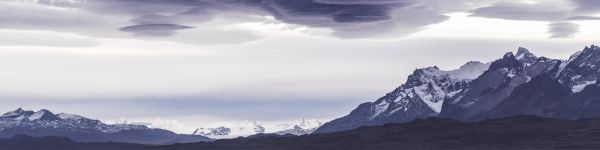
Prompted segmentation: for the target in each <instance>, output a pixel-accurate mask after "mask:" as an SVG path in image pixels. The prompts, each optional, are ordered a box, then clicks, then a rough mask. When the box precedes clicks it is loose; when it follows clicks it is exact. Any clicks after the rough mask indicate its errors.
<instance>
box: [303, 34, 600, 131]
mask: <svg viewBox="0 0 600 150" xmlns="http://www.w3.org/2000/svg"><path fill="white" fill-rule="evenodd" d="M463 72H470V73H469V74H468V75H464V73H463ZM599 75H600V48H599V47H598V46H595V45H592V46H589V47H585V48H584V49H583V50H582V51H580V52H577V53H575V54H573V55H572V56H571V57H570V58H569V59H568V60H566V61H563V60H558V59H550V58H546V57H538V56H536V55H534V54H533V53H531V52H530V51H529V50H527V49H526V48H522V47H520V48H518V50H517V52H516V53H512V52H508V53H506V54H505V55H504V56H503V57H502V58H500V59H497V60H495V61H493V62H489V63H479V62H469V63H467V64H465V65H463V67H461V68H460V69H457V70H452V71H442V70H440V69H439V68H437V67H429V68H423V69H417V70H415V71H414V72H413V74H411V75H410V76H409V77H408V79H407V81H406V83H404V84H403V85H402V86H400V87H398V88H397V89H395V90H393V91H392V92H390V93H388V94H386V95H385V96H383V97H382V98H380V99H378V100H377V101H375V102H368V103H363V104H361V105H359V106H358V107H357V108H356V109H354V110H353V111H352V112H351V113H350V114H348V115H347V116H344V117H341V118H338V119H335V120H333V121H331V122H328V123H325V124H324V125H323V126H321V127H320V128H319V129H317V130H316V131H315V132H314V133H326V132H337V131H344V130H350V129H355V128H358V127H360V126H365V125H382V124H385V123H404V122H409V121H411V120H414V119H417V118H429V117H445V118H452V119H457V120H461V121H480V120H483V119H486V118H499V117H508V116H514V115H535V116H542V117H549V118H560V119H578V118H589V117H600V87H599V86H600V85H599V84H598V83H597V82H596V81H597V79H598V78H599Z"/></svg>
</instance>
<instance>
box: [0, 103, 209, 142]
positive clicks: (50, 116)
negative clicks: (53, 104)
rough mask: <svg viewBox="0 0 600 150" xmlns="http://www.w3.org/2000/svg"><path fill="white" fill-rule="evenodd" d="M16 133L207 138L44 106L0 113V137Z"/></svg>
mask: <svg viewBox="0 0 600 150" xmlns="http://www.w3.org/2000/svg"><path fill="white" fill-rule="evenodd" d="M15 135H30V136H36V137H40V136H61V137H67V138H70V139H72V140H75V141H79V142H126V143H141V144H170V143H183V142H199V141H209V140H211V139H210V138H208V137H205V136H200V135H183V134H176V133H174V132H171V131H168V130H164V129H153V128H148V127H146V126H144V125H132V124H105V123H103V122H101V121H99V120H94V119H90V118H86V117H83V116H79V115H74V114H66V113H59V114H54V113H52V112H50V111H48V110H46V109H42V110H40V111H28V110H23V109H21V108H19V109H16V110H14V111H10V112H7V113H5V114H3V115H2V116H0V138H10V137H13V136H15Z"/></svg>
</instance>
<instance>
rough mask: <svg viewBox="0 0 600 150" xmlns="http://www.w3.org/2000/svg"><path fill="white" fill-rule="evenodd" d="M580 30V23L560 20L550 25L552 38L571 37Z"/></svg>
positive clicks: (549, 30) (549, 31)
mask: <svg viewBox="0 0 600 150" xmlns="http://www.w3.org/2000/svg"><path fill="white" fill-rule="evenodd" d="M577 32H579V25H577V24H575V23H570V22H558V23H551V24H549V25H548V33H549V34H550V38H569V37H573V36H574V35H575V33H577Z"/></svg>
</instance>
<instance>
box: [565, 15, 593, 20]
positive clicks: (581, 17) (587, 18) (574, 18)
mask: <svg viewBox="0 0 600 150" xmlns="http://www.w3.org/2000/svg"><path fill="white" fill-rule="evenodd" d="M567 20H573V21H579V20H600V17H595V16H573V17H569V18H567Z"/></svg>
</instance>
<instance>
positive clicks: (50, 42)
mask: <svg viewBox="0 0 600 150" xmlns="http://www.w3.org/2000/svg"><path fill="white" fill-rule="evenodd" d="M0 39H2V40H0V46H44V47H93V46H96V45H98V41H96V40H95V39H93V38H89V37H85V36H79V35H73V34H64V33H56V32H49V31H15V30H0Z"/></svg>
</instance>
